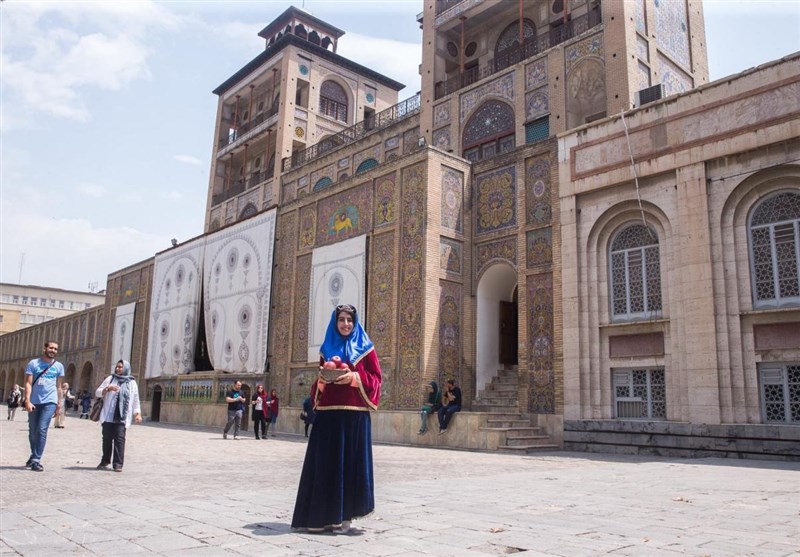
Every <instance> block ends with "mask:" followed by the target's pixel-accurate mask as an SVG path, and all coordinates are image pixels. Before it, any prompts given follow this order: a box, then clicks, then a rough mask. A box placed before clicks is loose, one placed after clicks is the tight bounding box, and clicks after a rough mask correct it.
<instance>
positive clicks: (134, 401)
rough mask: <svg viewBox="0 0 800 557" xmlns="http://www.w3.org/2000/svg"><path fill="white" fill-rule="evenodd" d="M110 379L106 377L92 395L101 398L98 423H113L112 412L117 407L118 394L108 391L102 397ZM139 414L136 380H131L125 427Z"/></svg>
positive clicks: (139, 405)
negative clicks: (129, 401) (128, 410)
mask: <svg viewBox="0 0 800 557" xmlns="http://www.w3.org/2000/svg"><path fill="white" fill-rule="evenodd" d="M112 378H113V375H109V376H108V377H106V378H105V380H104V381H103V382H102V383H100V386H99V387H97V390H96V391H95V393H94V396H96V397H98V398H100V397H103V409H102V410H101V411H100V423H103V422H113V421H114V410H115V409H116V407H117V396H118V395H119V393H117V392H115V391H114V392H112V391H108V392H107V393H106V394H105V395H103V389H105V388H106V387H107V386H108V385H110V384H111V380H112ZM114 384H117V382H116V381H114ZM141 413H142V406H141V403H140V402H139V387H138V386H137V385H136V380H135V379H131V408H130V412H128V415H127V416H125V427H130V425H131V422H132V421H133V416H134V415H135V414H141Z"/></svg>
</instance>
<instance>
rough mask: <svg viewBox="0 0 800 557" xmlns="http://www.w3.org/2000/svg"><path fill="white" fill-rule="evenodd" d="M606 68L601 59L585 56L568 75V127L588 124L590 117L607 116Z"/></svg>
mask: <svg viewBox="0 0 800 557" xmlns="http://www.w3.org/2000/svg"><path fill="white" fill-rule="evenodd" d="M605 79H606V78H605V66H604V62H603V60H602V59H601V58H596V57H593V56H585V57H584V58H583V59H582V60H580V61H578V62H577V63H576V64H574V65H573V67H572V70H571V71H570V72H569V74H568V75H567V84H566V85H567V91H566V92H567V95H566V97H567V98H566V100H567V126H568V127H570V128H572V127H576V126H581V125H583V124H584V123H586V118H587V117H588V116H594V115H596V114H599V113H603V114H605V112H606V110H607V108H608V107H607V104H606V81H605Z"/></svg>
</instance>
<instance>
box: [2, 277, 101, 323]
mask: <svg viewBox="0 0 800 557" xmlns="http://www.w3.org/2000/svg"><path fill="white" fill-rule="evenodd" d="M105 299H106V296H105V290H103V291H101V292H99V293H93V292H80V291H77V290H63V289H61V288H48V287H46V286H32V285H27V284H9V283H0V335H2V334H6V333H13V332H14V331H18V330H20V329H24V328H26V327H30V326H32V325H38V324H39V323H44V322H46V321H52V320H53V319H57V318H59V317H65V316H67V315H71V314H73V313H75V312H78V311H82V310H85V309H89V308H92V307H95V306H98V305H102V304H103V303H104V302H105Z"/></svg>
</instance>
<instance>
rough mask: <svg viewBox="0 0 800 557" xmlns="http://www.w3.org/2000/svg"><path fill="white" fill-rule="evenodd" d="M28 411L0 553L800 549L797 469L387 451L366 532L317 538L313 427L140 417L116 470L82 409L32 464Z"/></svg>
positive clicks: (6, 450)
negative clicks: (310, 476) (302, 486)
mask: <svg viewBox="0 0 800 557" xmlns="http://www.w3.org/2000/svg"><path fill="white" fill-rule="evenodd" d="M2 417H3V418H4V417H5V416H2ZM26 419H27V415H26V414H25V413H18V414H17V419H16V421H14V422H9V421H6V420H2V421H0V486H1V487H0V506H2V511H0V513H1V514H0V555H26V556H37V555H42V556H45V555H47V556H51V555H138V554H141V555H145V554H155V555H169V556H170V557H177V556H183V555H186V556H196V555H265V556H268V557H277V556H300V555H308V556H326V555H341V556H372V557H374V556H393V557H405V556H412V555H441V556H448V555H452V556H458V557H470V556H475V557H477V556H492V555H494V556H496V555H507V554H516V555H520V556H531V557H532V556H593V555H612V556H624V555H642V556H672V557H674V556H676V555H694V556H708V557H721V556H732V555H753V556H758V557H771V556H786V555H800V466H798V464H797V463H778V462H770V461H735V460H723V459H697V460H677V459H676V460H672V459H665V458H634V457H616V456H605V455H587V454H580V453H547V454H541V455H535V456H515V455H505V454H487V453H471V452H463V451H448V450H434V449H423V448H411V447H400V446H385V445H380V446H375V447H374V455H375V477H376V510H375V512H374V513H373V514H372V515H371V516H370V517H368V518H365V519H363V520H360V521H358V522H356V523H355V524H356V525H357V526H359V527H361V528H363V529H364V530H365V532H364V533H363V534H362V535H360V536H342V535H339V536H334V535H332V534H324V535H314V534H307V533H300V532H293V531H291V529H290V528H289V522H290V521H291V514H292V509H293V506H294V498H295V490H296V488H297V482H298V478H299V474H300V467H301V463H302V460H303V454H304V450H305V439H303V438H301V437H297V436H288V435H280V434H279V435H278V437H276V438H270V439H269V440H266V441H263V440H262V441H256V440H254V439H252V437H250V436H249V435H248V436H247V437H246V438H245V439H242V440H239V441H234V440H232V439H229V440H227V441H224V440H223V439H222V437H221V434H220V432H218V431H214V430H210V429H204V428H193V427H180V426H168V425H161V424H148V425H141V426H133V427H132V428H131V429H130V430H129V432H128V446H127V455H126V465H125V471H124V472H123V473H122V474H115V473H113V472H107V471H98V470H95V465H97V463H98V462H99V451H100V427H99V426H98V425H97V424H95V423H92V422H88V421H86V420H78V419H77V418H75V417H73V416H71V417H69V418H67V424H66V428H65V429H62V430H57V429H51V430H50V433H49V439H48V446H47V451H46V453H45V456H44V459H43V464H44V466H45V471H44V472H43V473H35V472H31V471H29V470H26V469H25V468H24V467H23V465H24V462H25V460H26V458H27V456H28V450H27V421H26Z"/></svg>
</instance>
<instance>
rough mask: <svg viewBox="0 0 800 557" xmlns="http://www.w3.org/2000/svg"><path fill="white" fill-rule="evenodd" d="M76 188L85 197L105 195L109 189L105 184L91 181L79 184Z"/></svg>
mask: <svg viewBox="0 0 800 557" xmlns="http://www.w3.org/2000/svg"><path fill="white" fill-rule="evenodd" d="M75 189H76V190H77V191H78V193H80V194H81V195H83V196H85V197H103V196H104V195H105V194H106V192H107V191H108V190H107V189H106V187H105V186H102V185H100V184H89V183H83V184H78V186H77V187H76V188H75Z"/></svg>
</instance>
